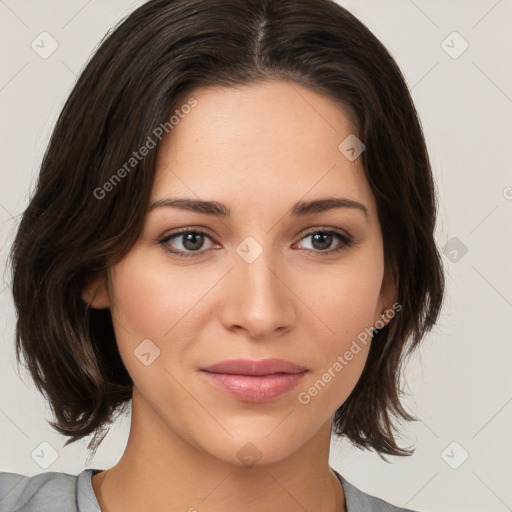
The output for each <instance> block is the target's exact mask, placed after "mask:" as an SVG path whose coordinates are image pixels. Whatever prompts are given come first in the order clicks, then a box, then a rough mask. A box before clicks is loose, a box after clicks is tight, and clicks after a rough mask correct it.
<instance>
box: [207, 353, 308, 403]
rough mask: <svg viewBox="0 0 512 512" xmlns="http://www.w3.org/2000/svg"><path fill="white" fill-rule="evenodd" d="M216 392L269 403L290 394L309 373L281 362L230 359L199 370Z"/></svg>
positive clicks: (297, 366)
mask: <svg viewBox="0 0 512 512" xmlns="http://www.w3.org/2000/svg"><path fill="white" fill-rule="evenodd" d="M201 371H202V372H203V374H204V375H205V376H206V378H207V379H208V381H209V382H210V383H211V384H212V385H213V386H215V387H216V388H217V389H219V390H221V391H223V392H225V393H227V394H228V395H230V396H232V397H233V398H236V399H238V400H241V401H244V402H255V403H262V402H269V401H271V400H275V399H277V398H278V397H280V396H282V395H284V394H285V393H287V392H288V391H290V390H292V389H293V388H294V387H295V386H297V384H299V382H300V381H301V380H302V379H303V377H304V375H305V374H306V372H307V371H308V369H307V368H306V367H305V366H299V365H297V364H295V363H292V362H290V361H285V360H283V359H263V360H260V361H251V360H249V359H233V360H229V361H222V362H220V363H217V364H214V365H211V366H208V367H206V368H202V370H201Z"/></svg>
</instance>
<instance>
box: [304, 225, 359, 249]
mask: <svg viewBox="0 0 512 512" xmlns="http://www.w3.org/2000/svg"><path fill="white" fill-rule="evenodd" d="M307 238H311V244H312V246H313V247H312V248H306V249H305V250H306V251H308V252H311V251H313V252H317V253H323V254H330V253H333V252H337V251H340V250H342V249H343V248H345V247H348V246H349V245H350V244H351V242H352V240H351V238H350V237H348V236H347V235H345V234H344V233H340V232H338V231H334V230H332V229H329V230H319V231H313V232H311V233H308V234H307V235H306V236H305V237H303V238H302V240H306V239H307ZM335 239H338V240H339V241H340V243H338V245H335V246H334V247H332V245H331V244H332V243H333V241H334V240H335Z"/></svg>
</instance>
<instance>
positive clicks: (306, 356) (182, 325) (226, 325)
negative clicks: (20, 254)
mask: <svg viewBox="0 0 512 512" xmlns="http://www.w3.org/2000/svg"><path fill="white" fill-rule="evenodd" d="M191 96H193V97H194V98H195V99H196V101H197V105H196V106H195V107H194V108H193V109H190V112H189V113H188V114H187V115H186V116H183V117H182V118H181V119H180V121H179V123H178V124H176V125H175V126H174V128H173V129H172V131H171V132H170V134H169V135H168V136H167V138H166V139H164V141H163V143H162V144H161V145H160V146H159V148H158V155H157V157H158V158H157V174H156V178H155V182H154V186H153V191H152V197H151V205H150V206H149V208H148V213H147V216H146V220H145V225H144V228H143V231H142V233H141V235H140V237H139V239H138V241H137V242H136V244H135V245H134V246H133V247H132V249H131V250H130V252H129V253H128V254H127V256H126V257H125V258H124V259H123V260H122V261H120V262H118V263H117V264H115V265H114V266H113V267H112V268H111V271H110V286H109V289H108V291H106V290H105V289H103V291H99V292H98V293H97V294H96V296H95V298H94V300H93V302H92V305H93V306H95V307H109V308H110V309H111V312H112V315H113V319H114V327H115V332H116V336H117V342H118V346H119V350H120V353H121V357H122V359H123V361H124V364H125V366H126V368H127V370H128V372H129V373H130V375H131V377H132V379H133V381H134V384H135V388H134V400H135V399H137V400H138V401H139V403H141V404H144V408H145V410H146V411H150V414H152V415H154V417H155V418H158V421H159V422H160V425H163V428H164V429H165V430H166V431H167V432H168V433H169V436H172V437H174V438H177V439H178V438H179V439H180V440H182V441H184V442H186V443H188V444H189V445H192V446H194V447H195V448H198V449H200V450H201V451H202V452H205V453H208V454H211V455H212V456H214V457H215V458H216V459H220V460H223V461H227V462H230V463H233V464H241V463H242V462H243V460H242V459H243V456H244V451H243V450H246V451H249V452H250V451H251V450H252V451H253V452H254V453H252V454H251V453H248V455H249V456H250V455H254V456H255V457H257V458H260V462H262V463H264V462H274V461H277V460H280V459H283V458H285V457H287V456H289V455H291V454H292V453H294V452H296V451H297V450H298V449H299V448H300V447H301V446H302V445H304V444H305V443H306V442H307V441H308V440H311V439H313V438H314V437H315V436H316V435H318V433H319V432H320V431H321V430H322V429H324V430H325V427H326V425H330V421H331V418H332V415H333V414H334V412H335V411H336V409H337V408H338V407H339V406H340V405H341V404H342V403H343V402H344V401H345V400H346V398H347V397H348V395H349V394H350V392H351V391H352V389H353V388H354V386H355V384H356V382H357V380H358V379H359V377H360V375H361V372H362V369H363V366H364V363H365V361H366V358H367V354H368V350H369V346H370V340H369V337H368V334H366V341H367V342H366V344H365V343H363V342H362V341H361V340H362V339H363V338H365V337H364V336H361V334H362V333H364V332H365V330H366V333H368V331H369V330H370V329H371V327H372V326H374V325H375V322H376V321H377V320H378V319H379V317H380V314H381V312H382V311H383V310H384V309H386V308H389V307H390V305H391V304H392V303H393V298H394V288H393V285H392V283H391V282H390V279H389V276H388V273H387V272H385V266H384V257H383V244H382V236H381V229H380V225H379V220H378V216H377V211H376V206H375V201H374V197H373V195H372V192H371V190H370V189H369V186H368V183H367V181H366V179H365V177H364V172H363V169H362V166H361V159H360V158H357V159H355V160H353V159H349V158H347V157H346V156H345V154H344V153H342V151H341V150H340V149H339V148H338V146H339V145H340V143H341V142H342V141H344V139H345V138H346V137H347V136H349V135H350V134H352V133H353V132H354V128H353V126H352V124H351V121H350V118H349V117H348V115H347V114H346V112H344V111H343V110H342V109H341V108H340V107H339V106H337V105H336V104H334V103H333V102H331V100H329V99H328V98H326V97H324V96H322V95H319V94H317V93H315V92H313V91H311V90H309V89H306V88H303V87H301V86H298V85H296V84H290V83H287V82H269V83H264V84H257V85H251V86H243V87H241V88H237V89H234V88H206V89H199V90H197V91H195V92H194V94H193V95H191ZM176 199H179V200H182V202H181V203H176V202H175V203H174V204H173V205H171V201H175V200H176ZM326 199H331V200H333V201H330V202H322V201H324V200H326ZM184 200H188V201H193V202H197V201H199V202H203V201H208V202H214V204H213V205H212V204H210V205H208V204H204V203H196V205H195V206H194V205H193V204H192V203H186V202H185V201H184ZM317 201H319V202H318V203H316V202H317ZM312 202H314V203H312ZM180 204H181V207H180ZM201 204H202V207H201ZM308 205H309V206H308ZM315 205H316V206H315ZM358 336H359V339H358ZM354 342H355V344H354ZM356 347H357V348H356ZM275 359H278V360H281V361H280V362H279V361H278V362H276V361H275ZM239 360H245V361H242V362H240V361H239ZM269 360H270V361H269ZM272 360H274V361H272ZM226 361H227V363H225V362H226ZM233 361H235V362H233ZM283 361H284V362H283ZM255 362H256V363H260V364H254V363H255ZM220 363H224V364H220ZM247 443H251V444H250V445H249V444H247ZM241 449H242V452H240V450H241Z"/></svg>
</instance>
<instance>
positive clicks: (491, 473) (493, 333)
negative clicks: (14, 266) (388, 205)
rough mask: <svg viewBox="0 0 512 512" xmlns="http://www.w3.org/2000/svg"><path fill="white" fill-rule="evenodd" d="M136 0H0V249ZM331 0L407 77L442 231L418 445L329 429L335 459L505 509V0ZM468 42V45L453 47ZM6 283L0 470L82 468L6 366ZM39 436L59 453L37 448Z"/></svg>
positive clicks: (378, 487)
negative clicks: (86, 76) (383, 446)
mask: <svg viewBox="0 0 512 512" xmlns="http://www.w3.org/2000/svg"><path fill="white" fill-rule="evenodd" d="M141 3H143V2H141V1H135V2H129V1H128V0H109V1H101V2H100V1H99V0H89V1H85V0H58V1H57V0H54V1H52V2H49V1H45V2H42V1H36V0H0V16H1V33H2V36H1V37H2V45H1V47H0V52H1V62H2V66H1V69H0V105H1V119H2V121H1V141H2V145H1V160H0V161H1V164H0V165H1V167H0V169H1V170H0V173H1V174H0V183H1V186H0V237H1V238H0V248H1V252H0V257H1V259H2V262H4V261H5V257H6V255H7V251H8V248H9V246H10V243H11V241H12V237H13V234H14V232H15V229H16V225H17V219H18V216H19V215H20V213H21V212H22V211H23V209H24V208H25V206H26V204H27V201H28V197H29V194H30V191H31V190H32V187H33V184H34V180H35V177H36V174H37V172H38V166H39V164H40V162H41V159H42V156H43V152H44V149H45V147H46V144H47V142H48V139H49V136H50V133H51V130H52V128H53V125H54V123H55V121H56V118H57V115H58V113H59V111H60V109H61V107H62V106H63V103H64V101H65V99H66V97H67V95H68V94H69V92H70V90H71V88H72V86H73V84H74V82H75V79H76V75H77V74H78V73H79V72H80V70H81V69H82V68H83V66H84V64H85V63H86V61H87V60H88V59H89V57H90V55H91V53H92V52H93V51H94V49H95V48H96V46H97V44H98V43H99V41H100V40H101V38H102V37H103V36H104V34H105V33H106V32H107V30H108V29H109V28H110V27H112V26H113V25H114V24H115V23H116V22H117V21H118V20H120V19H121V18H123V17H124V16H125V15H127V14H128V13H130V12H131V11H132V10H133V9H134V8H135V7H136V6H138V5H140V4H141ZM340 3H341V4H342V5H345V6H346V7H347V8H349V10H351V11H352V12H353V13H354V14H355V15H356V16H358V17H359V18H360V19H361V20H362V21H363V22H364V23H365V24H367V26H368V27H369V28H370V29H371V30H372V31H373V32H374V33H375V34H376V35H377V37H379V38H380V39H381V40H382V41H383V43H384V44H385V45H386V46H387V48H388V49H389V50H390V52H391V53H392V55H393V56H394V57H395V58H396V60H397V62H398V64H399V66H400V67H401V69H402V70H403V72H404V74H405V76H406V79H407V81H408V84H409V87H410V89H411V91H412V95H413V97H414V100H415V102H416V105H417V108H418V110H419V113H420V117H421V119H422V123H423V126H424V130H425V134H426V138H427V143H428V146H429V150H430V155H431V158H432V163H433V167H434V172H435V175H436V180H437V183H438V187H439V193H440V218H439V224H438V231H437V240H438V243H439V245H440V246H441V248H444V247H445V246H446V244H447V243H448V249H447V251H446V254H445V255H444V256H443V258H444V261H445V262H446V270H447V285H448V294H447V299H446V303H445V307H444V310H443V315H442V318H441V320H440V322H439V324H438V326H437V328H436V329H435V332H433V333H432V334H431V335H429V336H428V338H427V339H426V341H425V343H424V345H423V348H422V350H421V353H420V354H418V356H416V357H415V358H414V359H413V360H411V363H410V365H409V367H408V371H407V373H406V379H407V388H406V389H407V390H408V392H409V393H410V396H409V397H408V398H407V399H406V401H405V403H406V406H408V408H409V409H410V410H412V411H413V412H414V413H415V414H416V415H418V416H419V417H420V418H421V419H422V421H421V422H417V423H413V424H409V425H407V426H406V427H405V428H404V436H403V442H404V443H414V445H415V446H416V452H415V454H414V455H413V456H412V457H408V458H394V459H393V463H392V464H387V463H385V462H383V461H381V460H380V459H379V458H378V457H377V456H376V455H375V454H371V453H361V452H359V451H355V450H353V449H352V448H351V447H350V446H348V445H347V444H346V443H344V442H343V443H341V444H340V443H339V442H334V441H333V451H332V457H331V464H332V465H333V467H335V468H336V469H338V470H339V471H340V472H341V473H342V474H343V475H344V476H345V477H346V478H347V479H348V480H349V481H351V482H352V483H354V484H355V485H356V486H358V487H359V488H361V489H362V490H364V491H366V492H368V493H371V494H375V495H377V496H380V497H382V498H384V499H386V500H389V501H391V502H393V503H395V504H397V505H400V506H405V505H406V506H407V507H410V508H413V509H418V510H422V511H425V512H427V511H432V512H433V511H475V512H476V511H478V512H482V511H485V512H493V511H496V512H502V511H503V512H504V511H506V510H512V489H511V485H510V482H511V481H512V480H511V477H512V456H511V455H512V450H511V448H512V436H511V435H510V432H511V424H512V403H511V402H512V386H511V382H512V372H511V355H512V344H511V335H510V333H511V332H512V324H511V321H510V318H511V313H512V286H511V278H510V275H511V273H510V263H509V262H510V252H511V248H512V230H511V227H512V225H511V222H510V221H511V216H512V215H511V214H512V173H511V160H512V157H511V145H512V139H511V128H510V120H511V113H512V73H511V68H510V57H511V55H512V39H511V35H510V34H511V27H512V2H511V0H500V1H496V0H471V1H445V0H430V1H427V0H414V1H412V0H384V1H382V0H351V1H350V2H340ZM43 31H46V32H48V33H49V34H51V36H52V37H53V38H54V39H55V40H56V41H57V43H58V48H57V49H56V51H55V52H54V53H53V54H52V55H50V56H49V57H48V58H46V59H43V58H42V57H41V56H40V55H39V54H38V53H36V52H35V51H34V50H33V49H32V48H31V43H32V42H33V41H34V40H35V41H36V44H39V46H42V44H43V43H41V42H40V41H41V37H47V36H40V34H41V33H42V32H43ZM453 31H457V32H458V33H459V34H460V35H461V36H462V38H463V40H462V39H461V38H458V36H457V35H451V34H452V32H453ZM464 40H465V41H467V43H468V44H469V47H468V48H467V50H466V51H465V52H464V53H462V54H461V55H460V56H457V54H458V53H459V52H460V51H461V50H462V49H463V48H464V45H465V43H464ZM45 41H46V42H45V48H46V49H48V48H50V46H49V45H50V42H49V39H46V40H45ZM443 41H445V42H444V43H443ZM449 53H451V54H452V55H451V56H450V55H449ZM454 56H457V58H453V57H454ZM454 237H456V238H457V239H459V240H460V242H461V243H462V244H464V246H465V247H466V248H467V253H466V254H462V253H463V251H461V247H462V246H461V245H460V243H459V246H457V245H454V244H456V243H457V242H456V241H455V242H454V241H453V238H454ZM454 251H455V252H454ZM507 263H508V264H507ZM8 287H9V281H8V274H5V275H4V279H3V282H1V281H0V289H1V292H0V329H1V335H0V343H1V344H2V345H1V349H2V358H1V359H0V365H1V367H0V371H1V385H2V388H1V389H2V393H1V396H0V429H1V440H2V442H1V446H0V470H4V471H13V472H17V473H22V474H26V475H34V474H37V473H41V472H43V471H64V472H68V473H72V474H77V473H79V472H81V471H82V470H83V469H84V468H85V461H86V457H87V452H86V450H85V446H86V441H83V442H78V443H76V444H74V445H71V446H68V447H66V448H63V444H64V441H65V440H66V438H64V437H62V436H60V435H57V434H56V433H55V432H54V431H53V430H52V429H51V428H50V427H49V426H48V424H47V423H46V422H45V418H47V419H49V418H50V411H49V408H48V406H46V405H45V403H44V401H43V399H42V397H41V396H40V395H39V394H38V393H37V392H36V391H35V388H34V386H33V385H32V383H31V381H30V379H29V377H28V375H27V374H26V373H25V372H24V371H22V375H23V376H24V379H23V381H22V380H20V379H19V378H18V376H17V374H16V373H15V371H14V366H15V357H14V344H13V333H14V313H13V306H12V300H11V297H10V293H9V288H8ZM128 428H129V420H128V419H125V420H123V421H120V422H119V423H117V424H116V425H115V426H114V427H113V429H112V431H111V432H110V434H109V435H108V436H107V438H106V439H105V441H104V443H103V446H102V448H100V449H99V451H98V454H97V456H96V458H95V459H93V460H92V462H91V463H90V464H89V466H88V467H94V468H104V467H109V466H112V465H113V464H115V463H116V462H117V460H118V459H119V457H120V456H121V454H122V452H123V449H124V446H125V443H126V439H127V433H128ZM43 442H45V443H49V444H50V445H51V447H53V449H54V450H55V452H52V449H51V448H49V447H48V446H47V445H43V446H42V447H41V443H43ZM453 442H456V443H457V444H455V445H453V444H451V443H453ZM41 450H42V451H43V452H44V453H46V455H45V457H47V459H46V460H45V461H43V463H46V465H48V464H49V462H51V454H52V453H54V455H55V456H56V460H55V461H53V462H52V463H51V465H49V466H47V467H42V466H40V465H38V463H36V460H38V461H39V459H38V458H37V457H36V456H35V455H32V456H31V454H34V453H42V452H41ZM466 452H467V453H468V454H469V456H468V458H467V460H465V461H464V462H462V461H463V460H464V457H465V454H466ZM48 454H49V455H48ZM48 457H50V458H48ZM461 462H462V464H461ZM451 466H454V467H456V466H458V467H457V469H454V468H453V467H451Z"/></svg>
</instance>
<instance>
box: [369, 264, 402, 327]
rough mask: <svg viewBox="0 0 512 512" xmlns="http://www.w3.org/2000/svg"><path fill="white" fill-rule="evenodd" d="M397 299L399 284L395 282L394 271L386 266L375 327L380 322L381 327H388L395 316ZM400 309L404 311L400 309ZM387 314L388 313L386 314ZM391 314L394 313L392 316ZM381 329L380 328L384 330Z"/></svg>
mask: <svg viewBox="0 0 512 512" xmlns="http://www.w3.org/2000/svg"><path fill="white" fill-rule="evenodd" d="M396 297H397V283H396V282H395V278H394V276H393V271H392V269H391V268H390V266H389V265H387V264H386V267H385V269H384V276H383V278H382V285H381V289H380V294H379V301H378V305H377V309H376V311H375V317H374V325H375V324H376V322H377V321H378V322H379V325H382V324H383V325H382V327H384V326H385V325H387V324H388V323H389V322H390V321H391V319H392V318H393V317H394V316H395V315H394V311H395V305H396ZM400 309H402V308H401V307H400ZM386 312H388V313H387V314H386ZM389 312H393V313H392V314H391V313H389ZM382 327H379V328H382Z"/></svg>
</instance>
